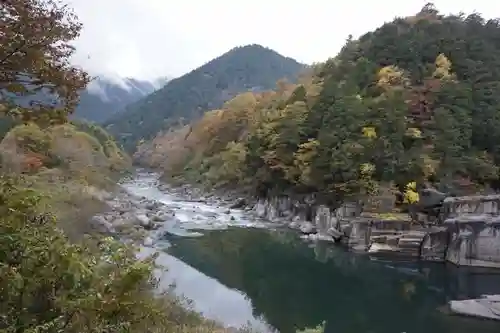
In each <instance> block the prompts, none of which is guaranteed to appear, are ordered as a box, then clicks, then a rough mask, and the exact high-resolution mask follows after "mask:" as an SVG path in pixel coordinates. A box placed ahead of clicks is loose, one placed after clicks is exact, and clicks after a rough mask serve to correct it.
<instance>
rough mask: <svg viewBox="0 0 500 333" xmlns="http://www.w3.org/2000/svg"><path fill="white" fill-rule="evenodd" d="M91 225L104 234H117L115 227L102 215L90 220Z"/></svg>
mask: <svg viewBox="0 0 500 333" xmlns="http://www.w3.org/2000/svg"><path fill="white" fill-rule="evenodd" d="M90 224H91V225H92V227H93V228H95V229H96V230H97V231H98V232H102V233H105V234H114V233H115V232H116V230H115V228H114V227H113V225H112V224H111V223H110V222H109V221H107V219H106V218H105V217H104V216H102V215H97V216H94V217H92V218H91V219H90Z"/></svg>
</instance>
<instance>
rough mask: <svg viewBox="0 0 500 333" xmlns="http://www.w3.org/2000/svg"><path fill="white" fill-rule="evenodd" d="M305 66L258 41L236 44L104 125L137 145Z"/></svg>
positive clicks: (127, 145)
mask: <svg viewBox="0 0 500 333" xmlns="http://www.w3.org/2000/svg"><path fill="white" fill-rule="evenodd" d="M302 69H303V65H301V64H299V63H298V62H296V61H295V60H293V59H290V58H286V57H283V56H281V55H280V54H278V53H276V52H274V51H273V50H270V49H267V48H264V47H262V46H259V45H248V46H243V47H237V48H234V49H232V50H230V51H229V52H227V53H225V54H223V55H221V56H220V57H218V58H216V59H213V60H212V61H210V62H208V63H207V64H205V65H203V66H201V67H200V68H197V69H195V70H193V71H192V72H190V73H188V74H186V75H184V76H182V77H180V78H177V79H174V80H172V81H170V82H169V83H168V84H167V85H166V86H165V87H163V88H162V89H160V90H158V91H156V92H154V93H152V94H151V95H149V96H147V97H145V98H143V99H141V100H140V101H138V102H136V103H133V104H131V105H129V106H128V107H127V108H126V110H125V111H124V112H123V113H120V114H119V115H117V116H115V117H112V118H111V119H109V120H108V121H107V122H105V126H106V128H107V129H108V131H109V132H110V133H112V134H113V135H115V136H116V137H117V138H119V139H120V141H121V142H122V143H123V144H124V146H125V148H126V149H129V150H134V149H135V147H136V145H137V143H138V142H139V141H140V140H141V139H145V140H148V139H151V138H153V137H154V135H155V134H157V133H158V132H159V131H161V130H163V129H164V128H166V127H168V126H169V125H171V124H172V123H177V122H178V121H179V119H180V118H184V119H186V120H187V121H189V120H191V119H193V118H197V117H199V116H200V115H202V114H203V112H204V111H206V110H210V109H214V108H218V107H220V106H221V105H222V104H223V103H224V102H225V101H227V100H228V99H230V98H231V97H234V96H235V95H236V94H237V93H240V92H243V91H247V90H256V91H260V90H267V89H272V88H274V87H275V84H276V81H277V80H279V79H281V78H289V79H292V80H293V79H294V78H295V77H296V75H297V74H298V72H300V71H301V70H302Z"/></svg>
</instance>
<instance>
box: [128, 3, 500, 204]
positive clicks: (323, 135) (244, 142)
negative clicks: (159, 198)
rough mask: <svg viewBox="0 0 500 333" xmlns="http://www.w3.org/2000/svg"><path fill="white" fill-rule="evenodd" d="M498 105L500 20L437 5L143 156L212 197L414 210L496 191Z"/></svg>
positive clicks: (163, 140) (210, 115)
mask: <svg viewBox="0 0 500 333" xmlns="http://www.w3.org/2000/svg"><path fill="white" fill-rule="evenodd" d="M307 76H309V78H307ZM499 105H500V21H498V20H485V19H483V18H482V17H481V16H480V15H478V14H476V13H474V14H470V15H467V16H466V15H464V14H459V15H443V14H440V13H439V11H438V10H436V9H435V8H434V7H433V6H432V5H431V4H429V5H426V6H425V7H424V8H422V10H421V11H420V12H418V13H416V14H415V15H414V16H410V17H404V18H397V19H395V20H394V21H392V22H390V23H386V24H384V25H382V26H381V27H380V28H378V29H376V30H375V31H372V32H368V33H366V34H365V35H363V36H361V37H360V38H359V39H358V40H353V39H349V40H347V43H346V44H345V46H344V47H343V48H342V50H341V52H340V53H339V54H338V55H337V56H335V57H334V58H331V59H330V60H328V61H326V62H325V63H323V64H318V65H317V66H312V67H311V70H310V73H308V74H307V75H301V77H300V79H299V80H298V82H297V83H296V84H294V85H290V86H289V87H288V88H287V89H277V90H276V91H274V92H273V93H267V92H266V94H258V93H257V94H253V96H252V94H251V93H245V94H242V95H239V96H237V97H235V99H234V100H232V101H231V102H229V103H227V104H226V105H225V106H224V107H223V108H222V110H217V111H214V112H206V113H205V114H204V116H203V117H202V118H201V119H198V120H195V121H194V122H192V123H190V124H189V125H187V126H185V127H182V128H179V129H177V130H174V129H172V130H171V131H170V132H168V133H165V134H164V135H159V136H157V137H156V138H155V140H154V141H153V142H152V143H148V144H145V145H141V147H140V148H139V149H138V153H137V154H136V157H138V158H142V159H143V160H144V159H145V162H146V163H150V164H151V163H152V164H155V165H154V166H157V167H161V168H163V169H164V170H165V175H166V176H169V177H175V178H181V177H182V178H183V179H184V180H192V181H193V182H196V183H198V184H206V185H207V187H208V188H210V189H213V188H216V187H217V186H234V187H236V188H238V189H242V188H246V187H248V188H250V189H251V190H252V191H254V194H258V195H266V194H269V193H277V194H279V195H282V194H283V193H292V194H297V193H302V194H303V193H307V194H311V193H314V194H315V195H316V198H317V199H319V198H322V199H323V200H325V203H326V204H329V205H332V206H335V205H337V204H338V203H339V202H342V201H344V200H348V199H349V198H352V197H355V198H356V200H357V199H359V198H362V199H366V198H373V197H374V196H378V195H380V196H381V197H379V198H380V200H379V198H375V200H373V201H371V202H366V203H367V205H366V207H365V208H366V209H367V210H369V209H372V208H373V209H378V208H377V205H378V204H382V203H383V204H384V205H385V203H384V202H388V201H384V200H386V199H383V197H384V196H385V198H394V196H393V195H392V194H394V193H395V192H397V191H399V193H400V194H404V195H401V196H398V198H399V199H402V198H405V200H407V202H408V203H412V202H414V201H415V196H414V195H413V194H415V193H414V192H415V189H416V188H417V189H418V188H421V187H426V188H428V187H434V188H437V189H439V190H442V191H445V192H448V193H455V194H458V195H460V194H462V195H463V194H470V193H478V192H479V191H481V190H482V189H483V188H484V187H486V186H498V184H500V146H499V145H498V142H500V108H499ZM417 186H418V187H417ZM420 186H421V187H420ZM412 191H413V192H412ZM391 193H392V194H391ZM412 193H413V194H412ZM406 194H408V196H407V197H406ZM399 199H398V200H399ZM391 200H392V199H391ZM417 200H418V196H417ZM390 205H391V203H390V202H388V203H387V206H390ZM389 209H390V208H389ZM386 211H387V210H386Z"/></svg>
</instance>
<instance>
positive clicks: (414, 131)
mask: <svg viewBox="0 0 500 333" xmlns="http://www.w3.org/2000/svg"><path fill="white" fill-rule="evenodd" d="M406 135H407V136H409V137H411V138H414V139H420V138H422V131H421V130H419V129H418V128H416V127H410V128H408V129H407V130H406Z"/></svg>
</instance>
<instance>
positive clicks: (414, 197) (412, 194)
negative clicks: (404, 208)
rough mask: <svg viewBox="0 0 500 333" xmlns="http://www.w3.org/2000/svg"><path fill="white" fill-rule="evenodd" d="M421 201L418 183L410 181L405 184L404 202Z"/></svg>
mask: <svg viewBox="0 0 500 333" xmlns="http://www.w3.org/2000/svg"><path fill="white" fill-rule="evenodd" d="M419 201H420V196H419V194H418V192H417V183H416V182H410V183H408V184H406V186H405V192H404V202H405V203H409V204H414V203H417V202H419Z"/></svg>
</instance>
